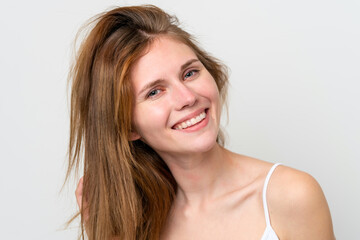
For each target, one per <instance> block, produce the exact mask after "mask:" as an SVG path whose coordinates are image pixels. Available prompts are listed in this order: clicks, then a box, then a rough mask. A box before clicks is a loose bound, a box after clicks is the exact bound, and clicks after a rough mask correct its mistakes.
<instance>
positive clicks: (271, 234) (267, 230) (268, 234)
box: [261, 163, 281, 240]
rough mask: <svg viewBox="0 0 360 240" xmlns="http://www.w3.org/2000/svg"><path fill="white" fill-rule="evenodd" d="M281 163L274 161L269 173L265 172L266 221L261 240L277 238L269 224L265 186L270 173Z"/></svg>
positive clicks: (265, 187) (264, 203) (274, 239)
mask: <svg viewBox="0 0 360 240" xmlns="http://www.w3.org/2000/svg"><path fill="white" fill-rule="evenodd" d="M280 164H281V163H276V164H274V165H273V166H272V167H271V169H270V171H269V173H268V174H267V176H266V178H265V183H264V188H263V192H262V194H263V205H264V213H265V221H266V228H265V232H264V234H263V236H262V237H261V240H279V238H278V236H277V235H276V233H275V231H274V229H273V228H272V227H271V224H270V216H269V210H268V206H267V201H266V190H267V186H268V183H269V180H270V177H271V174H272V173H273V172H274V170H275V168H276V167H277V166H279V165H280Z"/></svg>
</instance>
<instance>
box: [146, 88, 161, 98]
mask: <svg viewBox="0 0 360 240" xmlns="http://www.w3.org/2000/svg"><path fill="white" fill-rule="evenodd" d="M160 91H161V90H160V89H154V90H151V91H150V92H149V93H148V94H147V97H154V96H155V95H157V94H159V93H160Z"/></svg>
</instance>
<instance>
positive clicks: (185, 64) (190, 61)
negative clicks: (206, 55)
mask: <svg viewBox="0 0 360 240" xmlns="http://www.w3.org/2000/svg"><path fill="white" fill-rule="evenodd" d="M194 62H200V60H199V59H196V58H194V59H190V60H188V61H187V62H186V63H184V64H183V65H181V67H180V71H181V72H182V71H184V69H185V68H187V67H188V66H190V65H191V64H192V63H194ZM163 81H164V79H157V80H155V81H152V82H149V83H148V84H146V85H145V86H144V87H143V88H142V89H141V90H140V92H139V94H138V95H141V94H142V93H143V92H144V91H146V90H147V89H149V88H152V87H154V86H156V85H158V84H159V83H161V82H163Z"/></svg>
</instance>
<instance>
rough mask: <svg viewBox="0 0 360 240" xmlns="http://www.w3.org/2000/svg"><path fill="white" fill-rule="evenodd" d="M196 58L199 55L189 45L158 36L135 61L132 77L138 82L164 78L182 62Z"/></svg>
mask: <svg viewBox="0 0 360 240" xmlns="http://www.w3.org/2000/svg"><path fill="white" fill-rule="evenodd" d="M194 58H195V59H197V56H196V54H195V53H194V51H193V50H192V49H191V48H190V47H189V46H187V45H185V44H184V43H182V42H180V41H179V40H176V39H174V38H171V37H168V36H162V37H159V38H156V39H155V40H154V42H152V43H151V45H150V46H149V48H148V49H147V51H146V52H145V54H144V55H143V56H142V57H140V58H139V59H138V60H137V61H136V62H135V63H134V65H133V66H132V69H131V79H133V81H135V82H137V80H138V79H141V80H142V81H144V80H145V79H150V80H151V78H163V77H166V76H163V75H167V74H170V73H172V72H176V71H178V70H179V69H180V66H181V65H182V64H184V63H185V62H187V61H188V60H189V59H194ZM152 80H154V79H152ZM135 82H133V83H135Z"/></svg>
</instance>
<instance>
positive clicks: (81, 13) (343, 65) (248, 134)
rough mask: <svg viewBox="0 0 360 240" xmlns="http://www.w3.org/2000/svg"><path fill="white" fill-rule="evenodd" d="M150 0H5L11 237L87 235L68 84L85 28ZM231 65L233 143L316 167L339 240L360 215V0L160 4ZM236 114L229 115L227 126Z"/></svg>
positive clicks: (0, 125) (4, 196) (5, 148)
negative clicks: (76, 223)
mask: <svg viewBox="0 0 360 240" xmlns="http://www.w3.org/2000/svg"><path fill="white" fill-rule="evenodd" d="M140 3H146V2H144V1H105V0H102V1H95V0H87V1H85V0H81V1H80V0H79V1H70V0H66V1H45V0H44V1H40V0H33V1H25V0H19V1H12V2H11V3H10V1H7V2H6V3H5V2H3V3H1V8H0V34H1V37H0V70H1V71H0V74H1V78H0V79H1V85H0V149H1V150H0V159H1V165H0V166H1V167H0V238H1V239H37V240H38V239H76V236H77V228H76V227H72V228H70V229H68V230H63V227H64V223H65V222H66V220H67V219H68V218H69V217H70V216H71V214H72V213H74V211H75V209H76V208H75V200H74V196H73V192H74V189H75V186H74V185H73V184H70V185H68V186H67V187H66V188H65V189H64V191H62V192H60V188H61V185H62V182H63V179H64V173H65V161H66V151H67V141H68V131H69V130H68V128H69V126H68V125H69V120H68V119H69V113H68V112H69V109H68V103H67V93H66V81H67V71H68V67H69V61H70V58H71V51H72V41H73V39H74V37H75V34H76V32H77V30H78V29H79V27H80V26H81V25H82V24H83V23H84V22H85V21H86V20H87V19H88V18H90V17H92V16H93V15H95V14H97V13H99V12H102V11H104V10H106V9H108V8H109V7H111V6H116V5H124V4H140ZM147 3H153V4H156V5H158V6H160V7H161V8H163V9H165V10H166V11H168V12H170V13H172V14H176V15H177V16H178V17H179V19H180V20H181V22H182V23H183V26H184V27H185V29H187V30H188V31H190V32H191V33H193V34H194V35H195V36H197V38H198V40H199V41H200V42H201V43H202V46H203V47H204V48H205V49H206V50H208V51H209V52H211V53H213V55H215V56H216V57H218V58H220V59H221V60H223V61H224V62H225V63H226V64H227V65H228V66H229V67H230V69H231V75H230V82H231V86H230V99H229V116H230V117H229V123H228V125H227V126H226V129H227V132H228V139H229V140H228V147H229V148H230V149H231V150H233V151H236V152H239V153H243V154H247V155H250V156H254V157H257V158H261V159H263V160H267V161H271V162H282V163H284V164H286V165H288V166H291V167H294V168H297V169H300V170H303V171H306V172H308V173H310V174H312V175H313V176H314V177H315V178H316V179H317V180H318V181H319V183H320V184H321V186H322V187H323V190H324V192H325V195H326V197H327V200H328V203H329V206H330V210H331V213H332V217H333V223H334V229H335V234H336V236H337V239H356V236H358V228H359V222H358V219H359V216H360V208H359V204H360V177H359V176H360V174H359V171H360V163H359V160H360V146H359V145H360V127H359V123H360V107H359V103H360V94H359V89H360V84H359V80H360V47H359V43H360V14H359V13H360V3H359V1H357V0H344V1H331V0H330V1H329V0H327V1H325V0H324V1H321V0H311V1H310V0H303V1H286V0H274V1H250V0H243V1H241V0H239V1H199V0H198V1H194V0H191V1H189V0H182V1H169V0H163V1H153V2H150V1H149V2H147ZM225 122H226V121H224V123H225Z"/></svg>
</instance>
